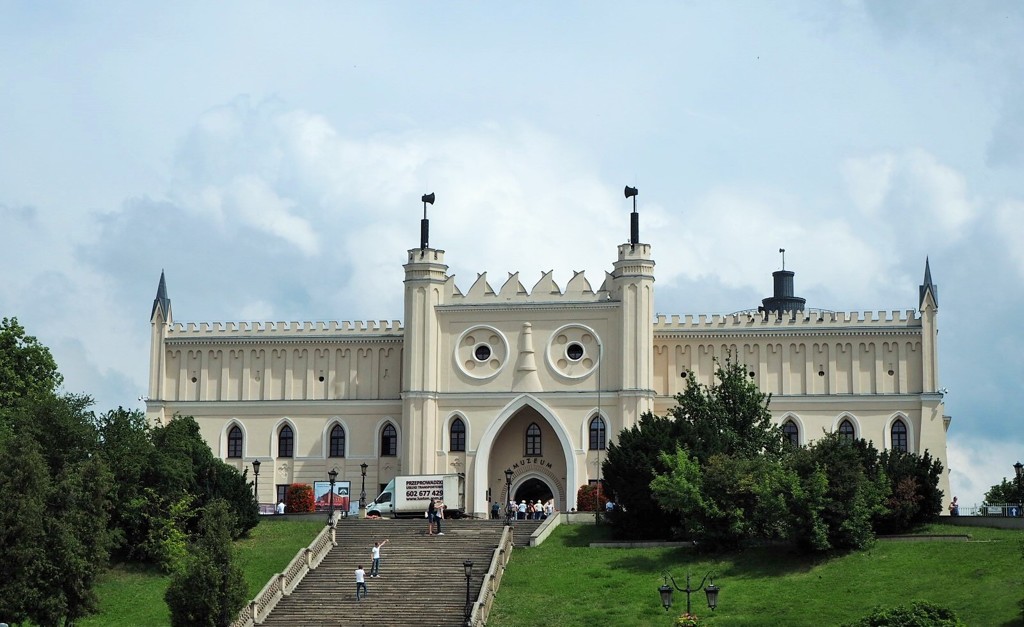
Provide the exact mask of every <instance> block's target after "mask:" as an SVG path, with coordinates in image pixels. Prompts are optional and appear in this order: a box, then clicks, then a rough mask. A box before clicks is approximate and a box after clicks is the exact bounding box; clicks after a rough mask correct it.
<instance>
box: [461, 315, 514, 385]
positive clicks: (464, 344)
mask: <svg viewBox="0 0 1024 627" xmlns="http://www.w3.org/2000/svg"><path fill="white" fill-rule="evenodd" d="M452 356H453V357H454V358H455V364H456V365H457V366H458V367H459V370H461V371H462V373H463V374H464V375H466V376H468V377H472V378H473V379H490V378H491V377H493V376H495V375H496V374H498V372H500V371H501V369H502V368H503V367H504V366H505V364H506V363H507V362H508V359H509V348H508V340H507V339H505V335H504V334H503V333H502V332H501V331H499V330H498V329H496V328H494V327H492V326H485V325H477V326H474V327H470V328H468V329H466V330H465V331H463V332H462V333H461V334H460V335H459V338H458V340H457V341H456V342H455V350H454V354H453V355H452Z"/></svg>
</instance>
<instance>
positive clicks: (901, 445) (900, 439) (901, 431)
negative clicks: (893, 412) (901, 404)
mask: <svg viewBox="0 0 1024 627" xmlns="http://www.w3.org/2000/svg"><path fill="white" fill-rule="evenodd" d="M889 431H890V435H891V436H892V450H894V451H903V452H904V453H906V452H907V450H908V446H907V425H905V424H904V423H903V421H902V420H899V419H897V420H896V421H894V422H893V423H892V429H890V430H889Z"/></svg>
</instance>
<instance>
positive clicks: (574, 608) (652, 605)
mask: <svg viewBox="0 0 1024 627" xmlns="http://www.w3.org/2000/svg"><path fill="white" fill-rule="evenodd" d="M322 528H323V522H322V521H320V520H319V517H317V520H316V521H312V520H311V521H308V522H307V521H294V520H280V519H268V520H264V521H262V522H261V524H260V525H259V526H257V527H256V529H254V530H253V534H252V537H251V538H249V539H247V540H243V541H240V542H239V543H238V544H237V545H236V547H237V556H238V559H239V563H240V564H241V566H242V568H243V569H244V571H245V574H246V581H247V582H248V583H249V593H250V596H255V594H256V593H257V592H259V591H260V589H261V588H262V587H263V586H264V584H266V582H267V580H268V579H269V578H270V577H271V575H273V574H274V573H277V572H280V571H281V570H283V569H284V567H285V566H286V565H287V564H288V562H289V561H291V559H292V557H294V556H295V554H296V553H297V552H298V551H299V550H300V549H301V548H302V547H305V546H307V545H308V544H309V543H310V542H311V541H312V540H313V538H314V537H315V536H316V534H317V533H319V531H320V530H321V529H322ZM925 531H927V532H929V533H937V534H963V533H969V534H970V535H971V536H972V540H971V541H970V542H886V541H882V542H878V543H876V544H875V546H874V547H873V548H871V549H870V550H867V551H863V552H858V553H853V554H850V555H846V556H843V557H837V558H820V559H809V558H805V557H801V556H798V555H795V554H793V552H792V551H790V550H788V549H785V548H779V547H775V548H772V547H769V548H761V549H753V550H748V551H745V552H742V553H735V554H725V555H710V556H709V555H700V554H695V553H694V552H693V551H692V550H691V549H678V548H677V549H671V548H657V549H591V548H589V546H588V545H589V544H590V543H591V542H593V541H600V540H604V539H606V537H605V532H606V529H605V528H603V527H594V526H592V525H579V526H568V525H563V526H561V527H559V528H558V529H556V530H555V533H554V534H552V536H551V537H550V538H549V539H548V541H547V542H545V543H544V544H543V545H542V546H540V547H537V548H532V549H517V550H516V551H515V554H514V555H513V557H512V561H511V563H510V564H509V568H508V570H507V571H506V572H505V577H504V579H503V581H502V588H501V590H500V591H499V593H498V597H497V600H496V602H495V605H494V609H493V611H492V613H491V620H490V621H489V625H490V626H491V627H527V626H532V625H559V626H563V625H581V626H583V625H586V626H588V627H593V626H595V625H601V626H604V625H616V626H620V625H621V626H630V625H636V626H645V627H646V626H653V627H658V626H666V627H667V626H669V625H671V624H672V620H673V618H674V617H675V616H678V615H679V614H681V613H682V612H683V611H684V610H685V609H686V595H684V594H682V593H679V592H676V593H675V606H674V607H673V608H672V610H671V611H669V612H667V613H666V612H665V610H664V609H662V607H661V602H660V600H659V597H658V586H660V585H661V583H662V579H661V576H660V573H661V571H662V570H665V569H667V570H669V571H670V572H671V573H672V574H673V575H675V577H676V581H677V582H678V583H679V584H680V585H684V584H685V580H686V571H687V570H690V571H691V572H692V573H693V574H694V575H695V577H696V579H695V580H693V582H692V583H693V585H694V586H696V585H697V584H698V583H699V582H700V578H701V577H703V575H704V573H705V572H707V571H708V570H715V571H716V572H717V573H718V575H717V577H716V579H715V583H716V584H717V585H718V586H719V587H721V593H720V595H719V601H718V603H719V605H718V609H717V610H715V612H713V613H712V612H711V610H709V609H708V608H707V605H706V603H705V600H704V594H703V593H700V592H698V593H694V594H693V595H692V597H691V600H692V604H693V609H694V612H695V613H697V614H698V615H700V616H701V617H702V618H705V619H707V620H708V624H709V625H711V626H720V627H725V626H727V625H730V626H732V625H758V626H767V625H786V626H800V625H813V626H815V627H818V626H827V625H838V624H841V623H843V622H846V621H850V620H853V619H855V618H858V617H860V616H863V615H864V614H866V613H867V612H869V611H870V609H871V608H872V607H873V606H874V605H886V606H889V605H896V604H899V603H906V602H908V601H910V600H913V599H924V600H928V601H933V602H935V603H939V604H942V605H946V606H948V607H950V608H952V609H953V610H954V611H956V612H957V613H958V614H959V615H960V617H961V618H962V619H963V620H965V621H966V623H967V624H968V625H979V626H983V627H995V626H1002V625H1020V624H1021V611H1020V605H1019V603H1020V601H1021V599H1022V598H1024V561H1022V560H1021V557H1020V555H1021V546H1020V542H1021V539H1022V537H1024V534H1022V532H1019V531H1003V530H996V529H974V528H972V529H967V528H964V527H951V526H942V525H934V526H931V527H929V528H927V529H926V530H925ZM166 587H167V578H166V577H165V576H163V575H161V574H159V573H156V572H153V571H145V570H138V569H124V568H115V569H113V570H111V571H110V572H109V573H108V574H107V575H106V576H105V577H104V578H103V580H102V582H101V584H100V586H99V589H98V593H99V596H100V603H101V613H100V614H98V615H96V616H93V617H91V618H89V619H87V620H83V621H81V622H80V624H81V625H83V626H86V627H92V626H99V625H146V626H149V625H166V624H168V622H169V615H168V612H167V608H166V605H165V604H164V600H163V594H164V590H165V589H166Z"/></svg>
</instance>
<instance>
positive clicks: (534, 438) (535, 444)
mask: <svg viewBox="0 0 1024 627" xmlns="http://www.w3.org/2000/svg"><path fill="white" fill-rule="evenodd" d="M526 454H527V455H540V454H541V452H540V427H538V426H537V423H536V422H531V423H530V426H529V427H527V428H526Z"/></svg>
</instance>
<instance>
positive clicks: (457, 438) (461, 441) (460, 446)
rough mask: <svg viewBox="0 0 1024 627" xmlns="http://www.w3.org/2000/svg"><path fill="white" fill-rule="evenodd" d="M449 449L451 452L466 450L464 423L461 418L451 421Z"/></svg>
mask: <svg viewBox="0 0 1024 627" xmlns="http://www.w3.org/2000/svg"><path fill="white" fill-rule="evenodd" d="M449 449H450V450H451V451H452V452H455V451H465V450H466V423H464V422H462V419H461V418H456V419H455V420H453V421H452V427H451V429H450V432H449Z"/></svg>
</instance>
